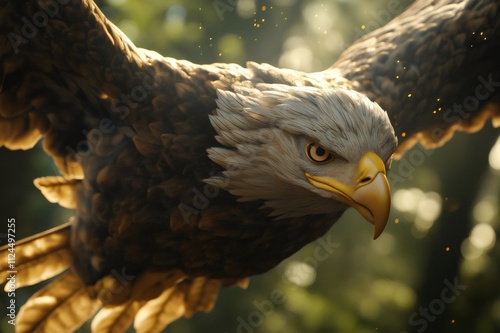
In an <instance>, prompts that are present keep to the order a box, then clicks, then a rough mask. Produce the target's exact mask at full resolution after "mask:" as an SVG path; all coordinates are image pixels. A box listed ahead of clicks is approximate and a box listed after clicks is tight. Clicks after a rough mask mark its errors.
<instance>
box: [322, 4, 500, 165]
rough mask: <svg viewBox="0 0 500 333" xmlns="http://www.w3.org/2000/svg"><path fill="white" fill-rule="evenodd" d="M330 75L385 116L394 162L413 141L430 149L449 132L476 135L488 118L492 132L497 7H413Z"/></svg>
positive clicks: (498, 118)
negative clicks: (394, 139) (394, 138)
mask: <svg viewBox="0 0 500 333" xmlns="http://www.w3.org/2000/svg"><path fill="white" fill-rule="evenodd" d="M330 70H333V71H335V72H338V73H340V75H341V76H343V77H344V78H346V79H348V80H350V81H351V82H352V84H353V88H354V89H356V90H358V91H360V92H362V93H364V94H366V95H367V96H368V97H369V98H370V99H372V100H374V101H375V102H377V103H379V104H380V106H382V108H383V109H385V110H387V111H388V113H389V116H390V119H391V122H392V124H393V126H394V129H395V131H396V134H397V135H398V139H399V142H400V146H399V147H398V150H397V153H398V154H399V155H401V154H402V153H404V151H405V150H406V149H408V148H410V147H411V146H413V144H414V143H415V142H416V141H417V140H420V141H421V142H422V143H423V144H424V145H425V146H427V147H436V146H439V145H442V144H443V143H444V142H446V141H447V140H448V139H449V138H451V136H452V135H453V132H454V131H455V130H457V129H460V130H466V131H476V130H478V129H480V128H482V127H483V124H484V122H485V121H486V119H488V118H492V119H493V121H494V123H495V124H496V126H500V101H499V92H500V3H498V1H495V0H480V1H477V0H469V1H453V0H423V1H417V2H415V3H414V4H413V5H412V6H410V7H409V8H408V9H407V10H406V11H405V12H404V13H403V14H401V15H400V16H398V17H396V18H395V19H394V20H392V21H391V22H390V23H388V24H387V25H386V26H384V27H382V28H380V29H378V30H376V31H373V32H372V33H369V34H367V35H366V36H365V37H363V38H362V39H360V40H359V41H357V42H356V43H355V44H353V45H352V46H351V47H350V48H349V49H347V50H346V51H345V52H344V53H343V54H342V55H341V57H340V59H339V60H338V61H337V62H336V63H335V64H334V65H333V66H332V67H331V68H330ZM327 72H328V71H327ZM401 143H402V144H401Z"/></svg>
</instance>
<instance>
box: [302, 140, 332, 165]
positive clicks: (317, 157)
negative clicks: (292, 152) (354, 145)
mask: <svg viewBox="0 0 500 333" xmlns="http://www.w3.org/2000/svg"><path fill="white" fill-rule="evenodd" d="M306 155H307V158H308V159H309V160H310V161H311V162H314V163H326V162H329V161H331V160H332V159H333V155H332V154H331V153H330V152H329V151H328V150H326V149H325V148H323V147H321V146H320V145H319V144H317V143H309V144H308V145H307V146H306Z"/></svg>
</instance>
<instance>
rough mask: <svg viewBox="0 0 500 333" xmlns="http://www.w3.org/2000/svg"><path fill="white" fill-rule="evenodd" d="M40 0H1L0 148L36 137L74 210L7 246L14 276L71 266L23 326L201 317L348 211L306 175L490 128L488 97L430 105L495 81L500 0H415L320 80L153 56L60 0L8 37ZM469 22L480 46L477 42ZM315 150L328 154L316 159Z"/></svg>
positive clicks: (349, 172) (28, 307) (499, 113)
mask: <svg viewBox="0 0 500 333" xmlns="http://www.w3.org/2000/svg"><path fill="white" fill-rule="evenodd" d="M49 2H50V1H49V0H23V1H13V0H6V1H0V18H1V19H0V82H1V84H0V146H5V147H7V148H10V149H28V148H31V147H33V146H34V145H35V143H36V142H37V141H38V140H39V139H40V138H41V137H43V138H44V140H43V146H44V149H45V151H46V152H47V153H48V154H49V155H50V156H51V157H52V158H53V159H54V162H55V165H56V166H57V168H58V169H59V171H60V173H61V174H62V177H45V178H40V179H38V180H36V181H35V185H36V186H37V187H38V188H39V189H40V190H41V191H42V193H43V194H44V196H45V197H46V198H47V199H48V200H49V201H51V202H55V203H58V204H60V205H62V206H63V207H67V208H74V209H75V219H74V220H73V221H72V222H71V223H69V224H67V225H64V226H61V227H59V228H56V229H53V230H51V231H48V232H47V233H43V234H40V235H35V236H34V237H32V238H29V239H28V240H26V241H22V242H18V243H17V247H16V250H17V252H16V267H17V269H18V274H17V279H18V281H17V282H18V287H19V286H23V285H30V284H34V283H37V282H39V281H42V280H45V279H48V278H50V277H53V276H55V275H57V274H59V273H61V272H63V271H65V272H64V273H63V274H62V275H61V276H59V277H58V278H56V279H55V280H54V281H53V282H51V283H50V284H49V285H47V286H46V287H44V288H43V289H41V290H40V291H39V292H37V293H35V294H34V295H33V296H32V297H31V298H30V300H29V301H28V302H27V303H26V304H25V305H24V306H23V307H22V309H21V311H20V313H19V316H18V318H17V320H18V322H17V326H16V328H17V329H18V331H19V332H66V331H71V330H75V329H77V328H78V326H80V325H81V324H82V323H83V322H84V321H85V320H87V319H88V318H90V317H91V316H92V315H93V314H94V313H95V312H96V311H99V309H100V311H99V312H97V314H96V316H95V319H94V322H93V323H92V329H93V330H94V331H95V332H121V331H123V330H125V329H126V328H127V327H128V326H129V325H130V324H131V323H132V322H133V321H134V320H135V322H134V326H135V327H136V329H137V330H138V331H139V332H155V331H160V330H161V329H162V328H163V327H164V326H166V325H168V324H169V323H171V322H172V321H174V320H176V319H177V318H180V317H181V316H185V317H190V316H192V315H193V314H194V313H195V312H196V311H210V309H211V308H212V307H213V306H214V303H215V300H216V298H217V293H218V291H219V289H220V288H221V287H222V286H224V287H227V286H231V285H238V286H240V287H246V285H247V283H248V277H249V276H251V275H254V274H260V273H263V272H265V271H267V270H269V269H271V268H273V267H275V266H276V265H277V264H279V263H280V262H281V261H282V260H284V259H285V258H287V257H288V256H290V255H291V254H293V253H295V252H296V251H298V250H299V249H300V248H302V247H303V246H304V245H305V244H307V243H309V242H311V241H313V240H314V239H317V238H318V237H320V236H321V235H323V234H324V233H325V232H326V231H327V230H328V229H329V228H330V227H331V226H332V225H333V223H335V222H336V221H337V219H338V218H339V217H340V215H342V213H343V212H344V211H345V210H346V209H347V205H346V204H345V203H342V201H339V200H338V199H339V197H338V196H337V197H336V196H335V195H333V194H331V193H329V192H327V191H325V190H322V189H320V188H316V187H314V186H313V185H311V183H310V182H308V180H307V177H306V176H305V175H306V174H309V175H321V174H326V175H330V176H331V177H334V178H335V180H336V181H341V182H342V184H344V185H346V186H351V187H352V186H353V175H354V174H355V172H356V170H355V168H354V167H353V165H355V163H357V161H358V160H360V159H361V158H362V156H365V154H366V152H367V151H370V152H375V154H376V155H378V156H379V157H380V158H381V159H382V164H385V166H386V167H388V166H389V164H390V156H391V154H392V153H393V152H394V149H396V147H395V145H396V141H397V140H396V138H395V136H394V134H395V135H396V136H398V137H399V139H400V142H402V143H403V145H402V146H400V148H399V150H398V151H397V152H398V153H399V154H401V153H402V152H404V151H405V150H406V149H408V148H409V147H410V146H411V145H412V144H413V143H414V142H416V141H417V140H420V141H422V142H424V143H425V144H426V145H427V146H437V145H440V144H442V143H444V142H445V141H446V140H447V139H448V138H449V137H450V136H451V135H452V133H453V131H455V130H456V129H464V130H477V129H478V128H479V127H481V126H482V124H483V123H484V121H485V120H486V119H488V118H493V119H496V123H497V124H498V123H499V122H500V107H499V103H498V101H499V99H498V93H497V92H495V93H493V92H491V91H490V92H491V94H489V96H488V98H487V99H485V100H484V101H481V103H480V105H479V107H478V110H477V112H472V113H470V114H468V116H467V117H466V118H464V117H456V115H454V114H451V116H453V117H451V118H450V117H445V116H444V115H443V116H439V117H436V116H435V115H434V114H433V113H432V111H433V110H437V109H439V108H442V109H443V110H446V112H448V111H447V109H450V110H451V108H452V106H453V103H454V102H455V101H457V100H458V101H459V100H463V97H464V96H473V95H474V93H475V90H474V89H476V86H477V84H478V78H482V79H479V81H480V82H482V83H483V85H484V84H488V82H494V83H495V84H497V82H499V81H500V70H499V67H498V49H499V47H498V43H499V41H500V38H499V37H500V23H499V22H500V19H499V15H500V8H499V4H498V2H497V1H495V0H477V1H468V0H464V1H458V0H440V1H435V0H420V1H417V2H415V4H413V5H412V6H410V7H409V9H408V10H407V12H406V13H404V14H402V15H401V16H400V17H398V18H396V19H395V20H393V21H392V22H390V23H388V25H387V26H386V27H383V28H381V29H378V30H376V31H374V32H372V33H370V34H368V35H366V36H365V37H363V38H362V39H361V40H360V41H358V42H356V43H355V44H354V45H353V46H352V47H350V48H349V49H347V50H346V51H345V52H344V54H343V55H342V56H341V58H340V59H339V60H338V61H337V62H336V63H335V64H334V65H333V66H332V67H331V68H329V69H327V70H325V71H322V72H318V73H303V72H299V71H294V70H289V69H280V68H276V67H273V66H271V65H269V64H257V63H253V62H249V63H248V64H247V66H246V68H244V67H241V66H238V65H235V64H212V65H197V64H193V63H191V62H189V61H185V60H176V59H171V58H164V57H162V56H160V55H159V54H157V53H155V52H153V51H149V50H144V49H140V48H137V47H135V46H134V45H133V44H132V43H131V42H130V40H129V39H128V38H127V37H126V36H125V35H124V34H123V33H122V32H121V31H120V30H119V29H117V28H116V27H115V26H114V25H113V24H112V23H111V22H109V21H108V20H107V19H106V18H105V17H104V15H103V14H102V12H101V11H100V10H99V8H97V6H96V4H95V3H94V2H93V1H92V0H68V1H66V3H65V5H64V6H60V7H59V8H58V11H57V13H55V14H54V17H51V19H50V20H48V21H47V24H45V25H44V27H43V29H39V31H37V36H36V38H33V39H30V40H29V43H21V44H19V43H12V41H11V40H9V37H8V36H12V34H16V35H18V36H22V35H23V31H22V29H23V26H22V25H20V24H19V22H23V19H25V18H26V17H35V15H37V13H40V12H42V13H43V11H42V10H43V8H44V6H45V5H47V4H49ZM476 31H482V32H484V33H485V35H487V36H488V42H487V43H482V42H481V44H479V43H478V44H476V45H475V47H474V48H470V47H468V46H469V45H471V44H473V43H472V42H474V40H473V38H474V37H471V36H473V35H474V33H473V32H476ZM464 45H465V46H466V47H464ZM435 50H440V51H439V52H435ZM436 73H439V75H436ZM396 78H397V79H396ZM484 82H486V83H484ZM488 91H489V90H488ZM138 92H139V93H140V94H139V95H138V94H137V93H138ZM410 93H411V94H412V99H411V100H410V102H409V99H408V95H409V94H410ZM134 96H135V98H134ZM438 101H441V102H439V103H438ZM377 104H378V105H377ZM382 110H384V111H386V113H385V112H384V111H382ZM451 112H453V111H451ZM436 130H437V131H438V132H439V133H438V135H436ZM311 143H314V144H318V145H320V146H322V147H323V149H324V150H325V151H329V152H335V159H334V161H335V163H333V162H332V163H330V164H315V163H312V161H311V160H310V158H309V157H310V156H306V155H307V154H308V153H307V151H306V148H305V147H309V145H310V144H311ZM0 251H1V252H0V253H1V254H2V255H5V254H6V253H7V251H8V248H7V247H4V248H2V249H1V250H0ZM8 271H9V266H8V264H7V263H6V262H5V261H2V262H1V263H0V278H3V279H5V278H6V277H7V276H8V275H9V272H8ZM124 277H125V278H124Z"/></svg>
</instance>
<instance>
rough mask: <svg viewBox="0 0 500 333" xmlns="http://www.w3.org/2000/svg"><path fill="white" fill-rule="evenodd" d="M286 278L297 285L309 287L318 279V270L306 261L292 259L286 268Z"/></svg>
mask: <svg viewBox="0 0 500 333" xmlns="http://www.w3.org/2000/svg"><path fill="white" fill-rule="evenodd" d="M285 278H286V279H287V280H288V281H289V282H291V283H293V284H296V285H297V286H300V287H307V286H310V285H311V284H313V283H314V280H316V271H315V269H314V267H312V266H311V265H309V264H307V263H305V262H298V261H292V262H290V263H289V264H288V265H287V266H286V268H285Z"/></svg>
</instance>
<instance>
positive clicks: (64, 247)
mask: <svg viewBox="0 0 500 333" xmlns="http://www.w3.org/2000/svg"><path fill="white" fill-rule="evenodd" d="M70 227H71V222H68V223H66V224H63V225H61V226H59V227H56V228H54V229H51V230H48V231H46V232H43V233H41V234H38V235H35V236H33V237H29V238H25V239H23V240H21V241H19V242H17V244H16V247H15V252H14V253H15V254H14V255H15V263H16V272H17V273H16V287H17V288H21V287H23V286H30V285H33V284H36V283H38V282H40V281H44V280H47V279H49V278H51V277H53V276H55V275H57V274H59V273H61V272H62V271H64V270H66V269H68V267H69V266H70V263H71V258H70V257H71V254H70V251H69V242H70ZM9 252H10V251H9V247H8V246H3V247H2V248H0V256H1V257H2V258H7V255H8V253H9ZM10 271H11V269H9V263H8V261H7V260H2V261H1V262H0V279H1V280H2V281H5V279H6V278H7V277H8V276H9V275H10V274H11V273H10ZM5 288H6V289H7V288H8V285H6V286H5Z"/></svg>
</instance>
